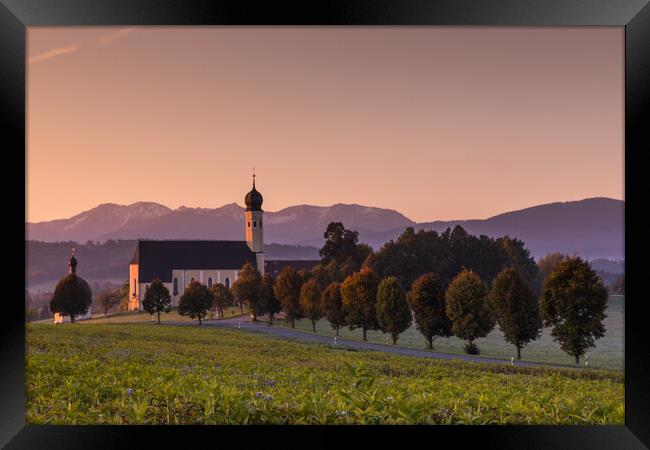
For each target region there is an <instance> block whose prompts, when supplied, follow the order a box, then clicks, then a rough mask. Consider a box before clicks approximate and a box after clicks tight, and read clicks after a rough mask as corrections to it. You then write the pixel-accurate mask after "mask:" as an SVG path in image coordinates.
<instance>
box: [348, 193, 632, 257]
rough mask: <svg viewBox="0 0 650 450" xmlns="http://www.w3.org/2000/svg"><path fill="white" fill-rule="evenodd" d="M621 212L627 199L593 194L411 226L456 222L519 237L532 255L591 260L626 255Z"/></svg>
mask: <svg viewBox="0 0 650 450" xmlns="http://www.w3.org/2000/svg"><path fill="white" fill-rule="evenodd" d="M624 211H625V202H623V201H621V200H614V199H610V198H603V197H597V198H589V199H585V200H579V201H572V202H564V203H560V202H558V203H548V204H546V205H539V206H533V207H531V208H526V209H521V210H518V211H512V212H507V213H504V214H499V215H497V216H494V217H490V218H488V219H484V220H455V221H436V222H427V223H420V224H417V225H416V226H415V227H414V228H415V229H431V230H436V231H439V232H442V231H444V230H445V229H447V228H448V227H451V228H453V227H454V226H456V225H460V226H462V227H463V228H465V230H466V231H467V232H468V233H470V234H474V235H481V234H485V235H487V236H490V237H499V236H504V235H509V236H511V237H516V238H518V239H521V240H523V241H524V242H525V243H526V247H527V248H528V249H529V250H530V252H531V254H532V255H534V256H535V257H541V256H543V255H545V254H547V253H550V252H556V251H558V252H562V253H567V254H574V253H576V254H578V255H580V256H582V257H585V258H589V259H595V258H609V259H621V258H624V257H625V238H624V229H625V226H624V218H625V215H624ZM402 231H403V228H395V229H393V230H387V231H384V232H379V233H377V232H367V231H365V232H364V231H361V232H360V238H361V240H363V241H365V242H368V243H370V244H371V245H373V246H375V247H376V246H379V245H382V244H383V243H384V242H386V241H388V240H390V239H394V238H396V237H397V236H399V235H400V234H401V232H402Z"/></svg>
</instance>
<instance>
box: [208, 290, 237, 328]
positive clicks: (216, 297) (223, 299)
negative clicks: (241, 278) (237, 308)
mask: <svg viewBox="0 0 650 450" xmlns="http://www.w3.org/2000/svg"><path fill="white" fill-rule="evenodd" d="M209 290H210V293H211V294H212V307H213V308H216V309H217V310H218V311H219V317H221V318H222V319H223V318H224V315H223V310H224V309H225V308H228V307H229V306H232V305H233V304H234V303H235V299H234V296H233V295H232V292H230V289H228V288H227V287H226V286H224V285H223V284H222V283H214V284H213V285H212V286H210V289H209Z"/></svg>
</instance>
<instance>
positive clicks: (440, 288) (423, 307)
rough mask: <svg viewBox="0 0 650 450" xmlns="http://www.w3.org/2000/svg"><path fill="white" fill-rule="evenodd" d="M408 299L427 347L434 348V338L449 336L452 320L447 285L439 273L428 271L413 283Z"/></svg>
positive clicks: (416, 324)
mask: <svg viewBox="0 0 650 450" xmlns="http://www.w3.org/2000/svg"><path fill="white" fill-rule="evenodd" d="M407 299H408V301H409V305H410V306H411V309H412V310H413V316H414V318H415V326H416V328H417V329H418V331H420V333H422V336H424V338H425V339H426V341H427V348H428V349H433V340H434V339H435V338H436V337H438V336H440V337H449V336H451V335H452V332H451V320H450V319H449V317H448V316H447V302H446V300H445V287H444V284H443V282H442V279H441V278H440V276H439V275H438V274H437V273H426V274H424V275H422V276H420V277H419V278H418V279H416V280H415V281H414V282H413V284H412V285H411V290H410V291H409V293H408V296H407Z"/></svg>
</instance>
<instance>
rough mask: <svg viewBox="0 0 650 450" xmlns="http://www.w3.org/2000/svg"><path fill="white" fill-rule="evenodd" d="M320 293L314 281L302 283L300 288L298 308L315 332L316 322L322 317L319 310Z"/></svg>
mask: <svg viewBox="0 0 650 450" xmlns="http://www.w3.org/2000/svg"><path fill="white" fill-rule="evenodd" d="M320 297H321V292H320V289H319V288H318V283H317V282H316V280H315V279H313V278H312V279H311V280H309V281H307V282H305V283H303V285H302V287H301V288H300V308H301V309H302V313H303V315H304V317H306V318H307V319H309V320H311V329H312V331H313V332H314V333H315V332H316V322H317V321H318V319H320V318H321V317H323V314H322V313H321V310H320Z"/></svg>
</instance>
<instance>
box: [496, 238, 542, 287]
mask: <svg viewBox="0 0 650 450" xmlns="http://www.w3.org/2000/svg"><path fill="white" fill-rule="evenodd" d="M496 242H497V244H498V245H499V246H500V247H501V251H502V252H503V255H504V257H505V259H506V263H505V265H504V266H503V268H506V267H513V268H515V269H516V270H517V272H519V274H520V275H521V276H522V277H523V279H524V281H525V282H526V284H528V286H529V287H530V288H531V289H532V290H533V291H534V292H537V293H538V294H539V292H540V289H541V284H538V280H539V269H538V267H537V264H536V263H535V258H533V257H532V256H530V251H528V249H526V247H525V246H524V242H523V241H520V240H519V239H513V238H511V237H509V236H503V237H500V238H498V239H497V240H496ZM498 271H499V272H500V271H501V269H498ZM494 278H495V277H492V278H490V280H492V279H494Z"/></svg>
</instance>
